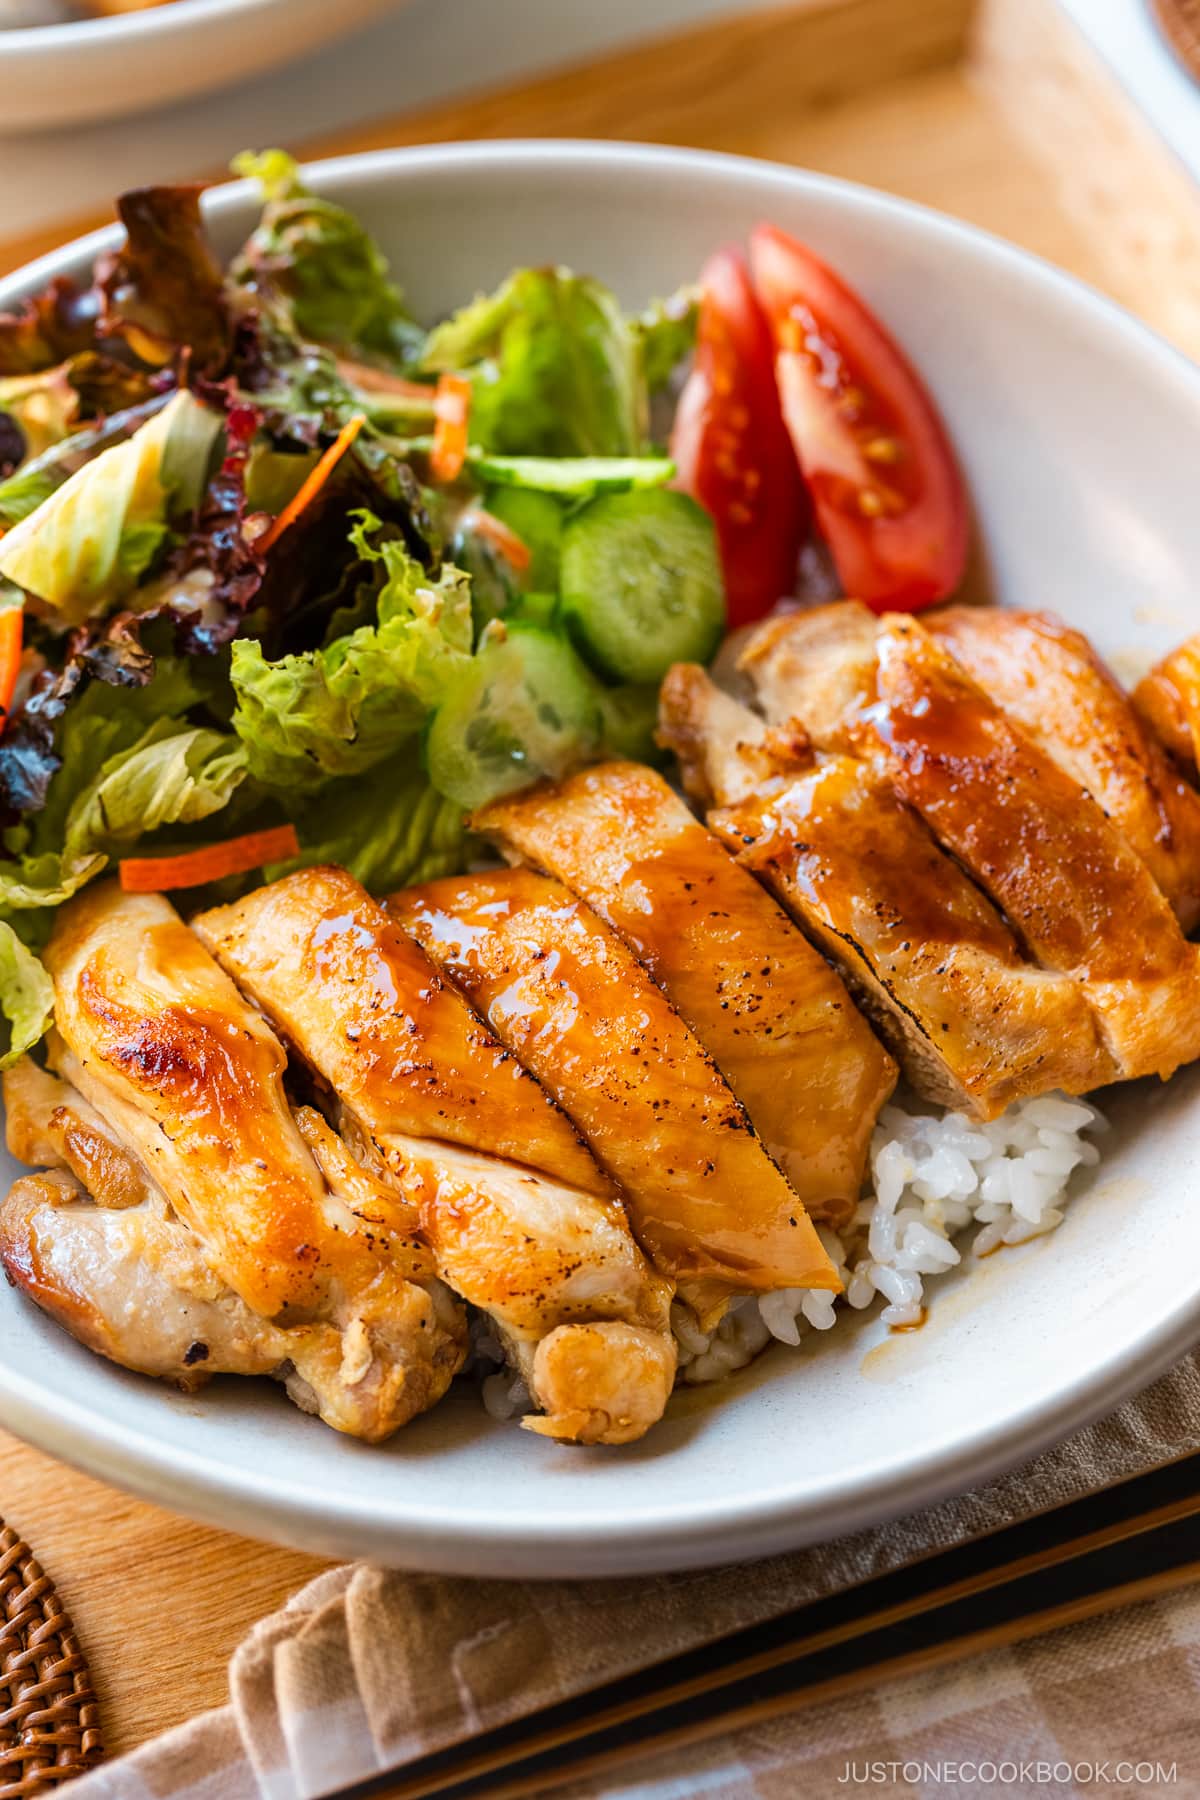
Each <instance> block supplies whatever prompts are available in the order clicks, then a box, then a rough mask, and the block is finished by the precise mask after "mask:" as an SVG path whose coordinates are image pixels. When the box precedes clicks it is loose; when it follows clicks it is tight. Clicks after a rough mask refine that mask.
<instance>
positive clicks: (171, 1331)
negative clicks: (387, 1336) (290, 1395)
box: [0, 1170, 330, 1391]
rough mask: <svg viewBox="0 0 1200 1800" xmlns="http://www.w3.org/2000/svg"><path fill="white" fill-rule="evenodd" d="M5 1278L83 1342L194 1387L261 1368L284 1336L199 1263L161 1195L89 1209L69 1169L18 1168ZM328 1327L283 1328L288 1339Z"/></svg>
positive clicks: (282, 1351) (7, 1208) (277, 1353)
mask: <svg viewBox="0 0 1200 1800" xmlns="http://www.w3.org/2000/svg"><path fill="white" fill-rule="evenodd" d="M0 1261H2V1262H3V1264H4V1271H5V1274H6V1275H7V1276H8V1279H9V1280H10V1281H11V1282H12V1284H13V1285H14V1287H18V1288H20V1289H21V1290H22V1291H23V1292H24V1293H26V1294H28V1295H29V1297H30V1299H32V1300H34V1301H36V1302H37V1304H38V1305H39V1306H40V1307H41V1308H42V1310H43V1311H44V1312H47V1313H49V1314H50V1315H51V1317H52V1318H54V1319H56V1320H57V1321H58V1323H59V1324H60V1325H63V1326H65V1327H66V1329H67V1330H68V1331H69V1332H70V1333H71V1335H72V1337H75V1338H78V1339H79V1341H80V1343H81V1344H85V1345H86V1346H87V1348H88V1349H89V1350H94V1351H96V1352H97V1354H98V1355H100V1356H106V1357H108V1358H109V1360H110V1361H111V1362H115V1363H120V1365H121V1366H122V1368H126V1369H134V1370H136V1371H138V1372H139V1373H140V1374H143V1375H156V1376H159V1377H160V1378H162V1379H164V1380H167V1381H174V1382H175V1383H176V1384H177V1385H178V1386H179V1387H181V1388H184V1389H186V1390H188V1391H194V1390H195V1389H196V1388H198V1387H201V1386H203V1384H204V1383H205V1382H206V1381H207V1380H208V1379H209V1378H210V1376H212V1375H220V1374H234V1375H270V1374H272V1373H274V1371H275V1370H276V1369H278V1368H279V1367H280V1366H281V1365H282V1364H283V1363H285V1362H286V1361H287V1360H288V1357H289V1354H290V1348H291V1346H290V1344H289V1342H288V1340H289V1333H288V1332H286V1331H283V1330H281V1329H280V1328H279V1327H278V1326H276V1325H272V1324H271V1323H270V1322H269V1321H268V1320H265V1319H260V1318H259V1316H258V1315H257V1313H254V1312H252V1311H251V1309H250V1308H249V1307H248V1306H247V1305H246V1303H245V1301H244V1300H239V1299H238V1297H237V1295H236V1294H235V1293H233V1292H232V1290H231V1289H230V1288H228V1287H226V1286H225V1284H224V1282H222V1281H221V1279H220V1277H219V1276H218V1275H216V1274H215V1273H214V1271H213V1270H212V1268H211V1267H210V1266H209V1264H208V1263H207V1262H206V1261H205V1258H204V1254H203V1251H202V1249H201V1247H200V1241H199V1239H198V1238H197V1237H196V1236H195V1235H194V1233H192V1232H190V1231H189V1230H188V1229H187V1227H186V1226H185V1225H181V1224H180V1223H179V1221H178V1220H177V1219H173V1218H172V1217H171V1214H170V1208H169V1207H168V1206H167V1204H166V1202H165V1201H164V1200H163V1199H162V1197H161V1196H158V1197H157V1198H156V1199H154V1200H151V1199H150V1198H149V1197H147V1198H146V1199H144V1200H143V1201H141V1202H140V1203H139V1204H137V1205H136V1206H132V1207H127V1208H121V1209H119V1210H114V1209H112V1208H109V1207H102V1206H94V1205H93V1204H92V1202H91V1201H90V1200H89V1198H88V1196H87V1194H86V1193H85V1192H84V1190H83V1188H82V1187H81V1186H80V1184H79V1182H78V1181H76V1180H75V1179H74V1177H73V1176H71V1175H69V1174H65V1173H62V1172H60V1171H57V1170H55V1171H50V1172H47V1173H45V1174H39V1175H23V1176H22V1177H21V1179H20V1180H19V1181H16V1182H14V1184H13V1186H12V1187H11V1188H10V1189H9V1192H8V1194H7V1196H6V1198H5V1199H4V1201H3V1202H2V1203H0ZM314 1329H315V1330H316V1331H318V1332H320V1331H328V1330H329V1329H330V1327H328V1326H318V1327H315V1328H314V1327H311V1326H299V1327H293V1331H292V1334H291V1336H292V1339H293V1340H294V1339H295V1338H296V1337H302V1336H304V1335H305V1334H307V1333H311V1332H312V1331H313V1330H314Z"/></svg>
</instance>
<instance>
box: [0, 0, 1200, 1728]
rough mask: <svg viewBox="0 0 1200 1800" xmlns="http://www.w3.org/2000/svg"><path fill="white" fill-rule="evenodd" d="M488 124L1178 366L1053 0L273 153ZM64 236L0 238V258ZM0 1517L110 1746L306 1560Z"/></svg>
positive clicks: (645, 63) (1191, 327)
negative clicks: (848, 205) (1088, 310)
mask: <svg viewBox="0 0 1200 1800" xmlns="http://www.w3.org/2000/svg"><path fill="white" fill-rule="evenodd" d="M135 128H136V127H135ZM500 136H504V137H512V136H582V137H607V138H640V139H644V140H649V141H653V142H659V143H671V144H690V145H699V146H703V147H705V148H709V149H717V150H727V151H735V152H738V153H740V154H743V155H750V156H760V157H768V158H773V159H775V160H777V161H780V162H786V163H793V164H797V165H803V166H804V167H807V168H812V169H819V170H823V171H826V172H828V173H831V174H835V175H842V176H848V177H850V178H852V179H854V180H858V181H863V182H869V183H873V184H874V185H876V186H878V187H882V188H887V189H889V190H890V191H892V192H893V193H897V194H901V195H904V196H906V197H908V198H910V199H914V200H919V201H923V202H925V203H927V204H929V205H932V206H937V207H940V208H942V209H943V210H945V211H947V212H950V213H954V214H956V215H958V216H959V217H961V218H964V219H969V220H971V221H972V222H974V223H975V224H978V225H982V226H984V227H986V228H987V229H989V230H991V231H996V232H999V233H1000V234H1002V235H1003V236H1005V237H1008V238H1011V239H1013V240H1014V241H1015V242H1017V243H1019V244H1022V245H1024V246H1025V247H1026V248H1028V249H1030V250H1033V251H1036V252H1038V253H1039V254H1040V255H1042V256H1045V257H1048V258H1050V259H1051V260H1052V261H1053V262H1056V263H1058V264H1060V265H1061V266H1062V267H1063V268H1065V269H1067V270H1069V271H1071V272H1072V273H1073V274H1076V275H1079V276H1081V277H1083V279H1085V280H1087V281H1090V282H1092V283H1094V284H1096V285H1097V286H1099V287H1101V288H1103V289H1105V290H1106V291H1107V292H1109V293H1111V294H1112V295H1114V296H1115V297H1116V298H1117V299H1119V300H1121V301H1123V302H1124V303H1125V304H1126V305H1127V306H1129V307H1131V308H1132V309H1133V310H1134V311H1136V312H1138V313H1140V314H1141V315H1142V316H1143V317H1144V318H1145V319H1147V320H1148V321H1149V323H1151V324H1152V325H1154V326H1155V327H1157V328H1158V329H1159V330H1160V331H1162V332H1164V333H1165V334H1166V335H1167V336H1169V337H1170V338H1172V339H1173V340H1174V341H1175V342H1176V343H1177V344H1178V345H1179V346H1180V348H1182V349H1184V350H1186V351H1187V352H1189V353H1190V354H1192V355H1195V356H1197V357H1200V193H1198V192H1197V190H1196V188H1195V187H1194V186H1193V185H1192V183H1191V182H1190V180H1189V178H1188V177H1187V176H1186V175H1185V174H1184V173H1183V171H1182V170H1181V169H1180V168H1179V167H1178V166H1177V165H1176V164H1175V162H1174V161H1173V159H1172V158H1171V156H1170V153H1169V152H1168V151H1167V150H1166V149H1165V148H1164V146H1163V145H1162V144H1161V143H1160V142H1159V140H1158V139H1157V138H1156V136H1155V134H1154V132H1153V130H1152V129H1151V127H1150V126H1149V125H1148V124H1147V123H1146V121H1144V120H1143V119H1141V118H1140V117H1138V116H1136V115H1135V114H1133V113H1132V112H1131V110H1130V108H1129V105H1128V103H1127V101H1126V100H1125V98H1124V96H1123V95H1122V94H1121V92H1120V91H1119V89H1118V88H1117V86H1116V84H1115V83H1114V82H1113V80H1112V78H1111V77H1110V76H1109V74H1108V73H1107V71H1106V70H1105V69H1104V68H1103V67H1102V66H1101V65H1100V64H1099V63H1098V61H1097V60H1096V59H1095V57H1094V54H1093V53H1092V52H1091V51H1090V49H1089V48H1088V47H1087V46H1086V45H1085V44H1083V43H1082V42H1081V41H1080V39H1079V38H1078V36H1077V34H1076V33H1075V31H1074V29H1073V27H1072V26H1071V25H1070V23H1069V22H1068V21H1067V19H1066V18H1065V16H1064V15H1063V14H1061V13H1060V12H1059V11H1058V10H1057V7H1056V5H1055V3H1054V0H799V3H798V4H795V3H794V4H792V5H790V6H786V7H782V8H777V9H775V10H772V11H769V12H763V13H761V14H757V15H752V16H749V17H742V18H738V19H735V20H731V21H729V22H727V23H723V24H717V25H710V26H708V27H706V28H704V29H703V30H699V31H696V32H693V33H691V34H688V35H686V36H683V37H674V38H672V39H670V40H663V41H661V42H656V43H651V44H649V45H642V46H640V47H639V48H637V49H636V50H634V51H630V52H627V53H624V54H622V55H620V56H617V57H612V58H609V59H606V60H605V61H603V62H599V63H593V64H591V65H590V66H588V67H585V68H579V69H573V70H567V71H565V72H563V73H560V74H556V75H554V76H552V77H550V78H547V79H543V80H539V81H537V82H534V83H531V84H529V85H527V86H523V87H519V88H515V89H508V90H506V91H504V92H502V93H491V94H480V95H478V96H476V97H472V98H469V99H466V100H459V101H455V102H454V103H452V104H449V105H443V106H439V107H438V108H436V109H435V110H432V111H429V112H425V113H421V114H417V115H412V114H410V115H408V116H407V117H405V118H403V119H390V120H381V121H374V122H372V123H369V124H364V125H362V126H360V127H358V128H356V129H355V130H353V131H350V132H343V133H341V134H340V135H339V136H338V137H337V138H336V139H335V140H332V141H323V142H320V143H314V144H302V145H297V146H292V147H293V148H296V149H297V150H299V151H301V152H303V153H304V154H307V155H310V156H321V155H326V154H331V153H335V152H336V153H343V152H346V151H353V150H366V149H374V148H377V147H379V146H382V145H387V144H405V143H421V142H431V141H436V140H445V139H451V138H470V137H500ZM219 173H220V171H217V170H208V171H206V170H198V171H197V174H198V175H204V174H211V175H219ZM99 222H101V221H99V220H97V219H96V218H84V219H80V220H79V221H78V222H77V229H78V230H84V229H87V228H89V227H90V226H92V225H95V224H97V223H99ZM70 235H73V233H72V232H71V231H70V230H67V229H64V228H62V227H58V228H56V229H55V231H54V232H53V233H42V234H35V235H33V236H27V237H25V238H23V239H22V240H20V241H19V242H14V241H9V242H8V243H5V242H3V240H2V239H0V269H8V268H14V267H16V266H18V265H19V264H20V263H21V262H23V261H26V260H27V259H28V258H29V257H31V256H33V255H35V254H40V253H41V252H42V251H44V250H48V249H50V248H52V247H53V245H54V244H55V243H58V242H61V241H63V239H64V238H66V237H68V236H70ZM0 1303H3V1296H2V1295H0ZM14 1303H15V1302H14ZM280 1403H281V1404H283V1402H282V1400H281V1402H280ZM213 1404H214V1405H219V1404H220V1396H219V1393H217V1394H215V1395H214V1396H213ZM313 1429H314V1430H317V1429H319V1427H317V1426H316V1425H314V1427H313ZM0 1514H2V1515H3V1516H4V1517H5V1518H6V1519H7V1520H8V1521H9V1523H10V1524H12V1525H13V1526H14V1527H15V1528H16V1529H17V1530H18V1531H19V1532H21V1533H22V1534H23V1535H24V1536H25V1537H27V1538H28V1539H29V1541H30V1542H31V1543H32V1544H33V1545H34V1547H35V1549H36V1551H37V1553H38V1555H39V1556H40V1557H41V1558H42V1560H43V1562H44V1563H45V1566H46V1568H47V1569H48V1570H49V1571H50V1573H51V1575H52V1577H53V1579H54V1580H55V1582H56V1583H57V1585H58V1588H59V1591H60V1593H61V1595H62V1598H63V1600H64V1602H65V1603H66V1605H67V1607H68V1608H69V1610H70V1611H71V1613H72V1614H73V1616H74V1619H75V1623H76V1626H77V1628H78V1630H79V1633H80V1636H81V1639H82V1641H83V1644H84V1647H85V1649H86V1651H87V1654H88V1656H89V1659H90V1662H91V1668H92V1673H93V1677H94V1680H95V1684H96V1688H97V1691H98V1694H99V1698H100V1703H101V1710H102V1717H103V1723H104V1732H105V1738H106V1740H107V1743H108V1745H109V1747H110V1751H111V1752H112V1753H114V1754H115V1753H119V1752H120V1751H122V1750H126V1749H129V1748H131V1747H132V1746H133V1745H135V1744H137V1743H139V1742H141V1741H143V1740H144V1739H145V1738H146V1737H148V1736H150V1735H151V1734H152V1733H154V1732H156V1731H159V1730H161V1729H163V1728H165V1727H166V1726H168V1725H171V1724H174V1723H177V1722H178V1721H180V1720H182V1719H184V1718H186V1717H188V1716H189V1715H190V1714H192V1713H194V1712H198V1711H200V1710H202V1709H203V1708H205V1707H209V1706H214V1705H218V1704H220V1703H221V1702H222V1701H223V1699H224V1698H225V1697H226V1684H225V1665H226V1661H227V1659H228V1656H229V1653H230V1652H231V1651H232V1649H233V1648H234V1645H235V1644H236V1643H237V1641H238V1640H239V1638H240V1637H241V1636H242V1635H243V1634H244V1632H245V1631H246V1630H247V1629H248V1628H249V1626H250V1625H251V1624H252V1623H253V1621H254V1620H255V1619H256V1618H258V1617H259V1616H260V1615H261V1614H263V1613H265V1612H268V1611H270V1610H272V1609H273V1608H274V1607H276V1606H277V1605H278V1604H280V1602H282V1600H283V1599H284V1598H285V1596H286V1595H287V1594H288V1593H290V1592H291V1591H292V1590H293V1589H294V1588H296V1587H297V1586H299V1585H300V1584H301V1583H302V1582H303V1581H305V1580H307V1579H308V1578H309V1577H310V1576H311V1575H313V1574H315V1573H316V1572H317V1570H318V1569H320V1568H321V1567H322V1566H324V1565H323V1564H321V1563H320V1562H319V1561H318V1560H317V1559H315V1558H312V1557H306V1556H302V1555H299V1554H297V1553H295V1552H292V1551H286V1550H278V1549H273V1548H268V1547H266V1546H262V1545H255V1544H251V1543H248V1542H247V1541H245V1540H243V1539H240V1538H236V1537H232V1536H228V1535H225V1534H223V1533H220V1532H216V1531H211V1530H207V1529H205V1528H202V1527H200V1526H195V1525H191V1524H188V1523H185V1522H184V1521H182V1520H179V1519H176V1518H174V1517H172V1516H170V1515H168V1514H167V1513H165V1512H162V1511H160V1510H158V1509H157V1508H155V1507H151V1506H146V1505H143V1504H142V1503H141V1502H138V1501H134V1500H130V1499H127V1498H126V1497H124V1496H123V1495H120V1494H117V1493H115V1492H113V1491H112V1490H111V1489H109V1488H106V1487H103V1486H101V1485H100V1484H99V1483H97V1482H94V1481H91V1480H89V1479H87V1478H86V1477H84V1476H81V1475H77V1474H75V1473H74V1472H72V1471H71V1470H69V1469H66V1468H64V1467H63V1466H62V1465H61V1464H59V1463H56V1462H54V1461H52V1460H51V1459H49V1458H48V1457H45V1456H42V1455H41V1454H39V1453H38V1452H36V1451H33V1450H30V1449H27V1448H25V1447H24V1446H22V1445H20V1444H18V1443H16V1442H15V1440H13V1439H12V1438H9V1437H6V1436H4V1435H3V1434H0Z"/></svg>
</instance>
